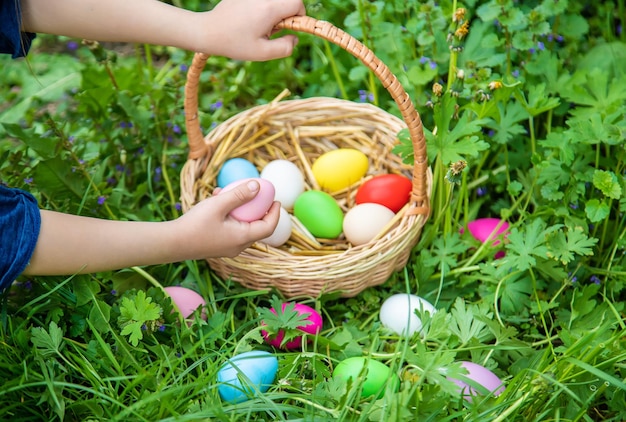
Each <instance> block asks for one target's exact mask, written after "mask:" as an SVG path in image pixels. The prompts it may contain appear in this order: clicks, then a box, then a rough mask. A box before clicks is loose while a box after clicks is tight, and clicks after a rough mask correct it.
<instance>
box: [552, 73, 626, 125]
mask: <svg viewBox="0 0 626 422" xmlns="http://www.w3.org/2000/svg"><path fill="white" fill-rule="evenodd" d="M561 96H562V97H564V98H565V99H566V100H567V101H570V102H573V103H576V104H580V105H584V106H587V107H590V108H591V110H588V111H587V113H585V109H584V107H583V108H580V109H579V110H576V113H573V114H574V115H575V116H581V117H587V116H592V115H593V114H599V115H605V114H607V113H612V112H613V111H614V110H615V109H616V107H618V106H621V105H623V102H624V101H626V75H622V76H620V77H614V78H611V77H610V75H609V74H608V72H606V71H605V70H603V69H600V68H594V69H591V71H589V70H584V71H582V70H579V71H577V72H576V73H574V75H572V77H571V78H570V80H569V81H568V82H567V84H565V85H564V86H563V87H562V92H561ZM583 113H584V114H583Z"/></svg>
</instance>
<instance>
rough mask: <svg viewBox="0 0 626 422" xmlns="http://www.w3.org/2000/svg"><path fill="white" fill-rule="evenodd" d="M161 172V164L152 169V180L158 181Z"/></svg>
mask: <svg viewBox="0 0 626 422" xmlns="http://www.w3.org/2000/svg"><path fill="white" fill-rule="evenodd" d="M162 174H163V169H162V168H161V166H159V167H157V168H155V169H154V177H153V179H154V182H155V183H159V182H160V181H161V175H162Z"/></svg>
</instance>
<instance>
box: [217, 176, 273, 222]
mask: <svg viewBox="0 0 626 422" xmlns="http://www.w3.org/2000/svg"><path fill="white" fill-rule="evenodd" d="M251 180H256V181H257V182H258V183H259V192H258V193H257V195H256V196H255V197H254V198H253V199H252V200H251V201H249V202H246V203H245V204H243V205H242V206H240V207H237V208H235V209H234V210H232V211H231V212H230V215H231V216H232V217H233V218H236V219H237V220H239V221H245V222H248V223H250V222H252V221H256V220H260V219H262V218H263V217H264V216H265V214H267V211H268V210H269V209H270V207H271V206H272V203H273V202H274V194H275V189H274V185H273V184H272V183H271V182H270V181H268V180H265V179H261V178H250V179H244V180H237V181H236V182H233V183H231V184H229V185H226V186H224V189H222V190H221V191H220V192H219V194H222V193H224V192H228V191H229V190H232V189H233V188H236V187H237V186H239V185H241V184H243V183H248V182H250V181H251Z"/></svg>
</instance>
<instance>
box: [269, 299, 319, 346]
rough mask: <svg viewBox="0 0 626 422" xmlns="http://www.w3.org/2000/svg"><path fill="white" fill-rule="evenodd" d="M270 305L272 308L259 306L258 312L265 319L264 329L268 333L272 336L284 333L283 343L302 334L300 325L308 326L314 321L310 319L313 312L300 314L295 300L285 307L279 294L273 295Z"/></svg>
mask: <svg viewBox="0 0 626 422" xmlns="http://www.w3.org/2000/svg"><path fill="white" fill-rule="evenodd" d="M270 305H271V309H270V308H257V312H258V313H259V317H260V318H261V319H262V321H263V324H264V327H263V329H264V330H265V331H267V332H268V334H270V335H271V336H273V335H276V334H278V333H279V332H282V333H283V334H284V337H283V339H282V341H281V343H282V344H283V345H284V344H286V343H287V342H289V341H290V340H293V339H294V338H296V337H298V336H301V335H302V331H301V330H299V329H298V327H306V326H307V325H309V324H312V321H310V320H309V319H308V318H309V317H310V316H311V314H310V313H307V312H305V313H302V314H300V313H299V312H298V311H296V309H295V306H296V304H295V302H289V303H287V304H286V305H285V306H284V308H283V302H282V301H281V300H280V299H279V298H278V297H277V296H272V299H271V300H270Z"/></svg>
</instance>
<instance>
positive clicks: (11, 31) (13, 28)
mask: <svg viewBox="0 0 626 422" xmlns="http://www.w3.org/2000/svg"><path fill="white" fill-rule="evenodd" d="M33 38H35V34H33V33H30V32H22V8H21V7H20V0H0V53H3V54H10V55H11V56H12V57H13V58H14V59H15V58H17V57H24V56H26V54H27V53H28V50H29V49H30V43H31V42H32V41H33Z"/></svg>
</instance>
